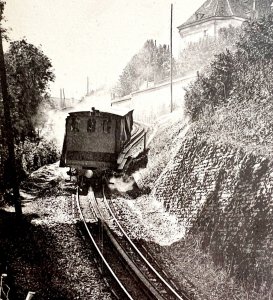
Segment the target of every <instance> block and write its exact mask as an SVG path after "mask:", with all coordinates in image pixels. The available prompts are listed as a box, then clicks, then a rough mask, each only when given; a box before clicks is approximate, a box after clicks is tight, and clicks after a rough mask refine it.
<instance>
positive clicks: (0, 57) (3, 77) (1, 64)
mask: <svg viewBox="0 0 273 300" xmlns="http://www.w3.org/2000/svg"><path fill="white" fill-rule="evenodd" d="M0 4H2V5H1V7H0V22H1V21H2V18H3V10H4V5H3V3H0ZM0 81H1V92H2V97H3V107H4V119H5V120H4V132H5V137H6V139H5V140H6V142H7V146H8V155H9V168H10V173H11V180H12V182H11V185H12V189H13V201H14V206H15V213H16V216H17V217H18V218H20V217H21V216H22V206H21V199H20V192H19V181H18V177H17V172H16V160H15V150H14V134H13V127H12V121H11V112H10V99H11V97H10V96H9V94H8V84H7V74H6V66H5V59H4V51H3V42H2V26H1V23H0Z"/></svg>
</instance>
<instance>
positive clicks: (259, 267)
mask: <svg viewBox="0 0 273 300" xmlns="http://www.w3.org/2000/svg"><path fill="white" fill-rule="evenodd" d="M272 166H273V164H272V162H270V161H269V160H268V159H266V158H263V157H256V156H254V155H251V154H246V153H244V152H243V151H242V150H238V149H234V148H232V147H229V146H222V145H211V144H208V143H207V142H200V141H198V140H197V139H190V138H188V139H186V140H185V141H184V143H183V145H182V146H181V148H180V150H179V151H178V153H177V154H176V156H175V157H174V159H173V160H172V161H170V162H169V164H168V166H167V167H166V169H165V171H164V172H163V174H162V175H161V176H160V178H159V179H158V180H157V182H156V185H155V188H154V190H153V194H154V196H155V197H156V198H157V199H159V200H160V201H163V202H164V205H165V207H166V208H167V210H169V211H170V212H172V213H174V214H176V216H177V217H178V219H179V221H180V223H181V226H184V228H185V232H186V233H192V234H198V235H199V236H200V235H201V237H202V244H203V245H202V246H203V247H204V249H205V250H206V251H210V253H211V254H212V256H213V258H214V260H215V262H216V263H217V264H220V265H224V266H225V267H227V268H229V270H230V273H231V275H235V276H237V278H240V279H243V281H244V282H246V284H248V285H250V286H251V285H254V283H255V285H256V286H261V285H264V286H265V287H266V288H270V286H272V283H273V281H272V277H273V268H272V266H273V226H272V220H273V199H272V195H273V194H272V191H273V168H272Z"/></svg>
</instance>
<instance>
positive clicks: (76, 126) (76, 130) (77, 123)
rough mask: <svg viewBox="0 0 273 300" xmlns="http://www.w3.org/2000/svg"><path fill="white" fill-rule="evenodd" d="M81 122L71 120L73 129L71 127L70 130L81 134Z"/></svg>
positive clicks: (74, 119) (75, 119)
mask: <svg viewBox="0 0 273 300" xmlns="http://www.w3.org/2000/svg"><path fill="white" fill-rule="evenodd" d="M79 125H80V120H79V118H77V117H76V118H72V120H71V127H70V130H71V131H73V132H79V131H80V127H79Z"/></svg>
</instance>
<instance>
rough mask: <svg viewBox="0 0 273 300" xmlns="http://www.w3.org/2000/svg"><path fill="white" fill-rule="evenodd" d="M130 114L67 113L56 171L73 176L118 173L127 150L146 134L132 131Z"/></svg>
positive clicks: (126, 156)
mask: <svg viewBox="0 0 273 300" xmlns="http://www.w3.org/2000/svg"><path fill="white" fill-rule="evenodd" d="M133 124H134V123H133V110H132V109H122V110H121V109H118V110H117V109H113V108H112V107H111V108H109V109H104V110H96V109H95V108H92V110H91V111H78V112H71V113H69V116H68V117H67V118H66V131H65V137H64V143H63V149H62V155H61V160H60V167H70V168H72V169H75V170H76V171H77V173H80V174H83V173H84V171H85V170H100V171H102V170H112V171H121V170H123V169H124V166H125V164H126V162H127V160H128V156H129V153H130V150H131V148H132V147H133V146H134V145H135V144H136V143H138V142H139V141H140V140H141V139H143V140H144V149H145V138H146V132H145V130H144V129H143V128H142V129H141V130H138V131H137V134H136V133H134V134H133V136H132V131H133Z"/></svg>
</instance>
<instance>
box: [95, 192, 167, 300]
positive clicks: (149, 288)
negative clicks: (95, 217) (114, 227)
mask: <svg viewBox="0 0 273 300" xmlns="http://www.w3.org/2000/svg"><path fill="white" fill-rule="evenodd" d="M103 193H104V191H103ZM94 201H95V203H96V206H97V210H98V212H99V214H100V216H101V219H102V220H103V219H104V217H103V214H102V212H101V210H100V207H99V204H98V201H97V198H96V196H95V195H94ZM104 203H105V201H104ZM94 209H95V208H94ZM102 224H103V227H104V229H105V230H106V233H107V235H108V238H109V239H110V240H111V242H112V243H113V245H114V246H115V248H116V249H117V251H118V252H119V254H120V255H121V256H122V258H123V259H124V260H125V262H126V263H127V264H128V266H129V267H130V268H131V270H132V271H133V272H134V273H135V275H136V277H137V278H138V279H139V280H140V281H141V282H142V284H143V285H145V287H146V289H147V291H149V292H150V293H151V294H152V295H153V296H154V297H155V299H158V300H165V298H164V297H162V296H161V295H160V293H159V292H158V291H157V289H156V288H155V287H154V285H153V284H152V283H151V282H150V281H149V279H148V278H147V277H146V276H145V275H144V274H143V272H142V271H141V270H140V269H139V268H138V267H137V266H136V264H135V263H134V262H133V260H132V259H131V258H130V257H129V256H128V254H127V253H126V250H125V249H124V247H123V246H122V245H121V244H120V243H119V242H118V240H117V239H116V238H115V237H114V236H113V234H112V233H111V229H110V228H109V225H108V224H107V223H106V222H104V221H102Z"/></svg>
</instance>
